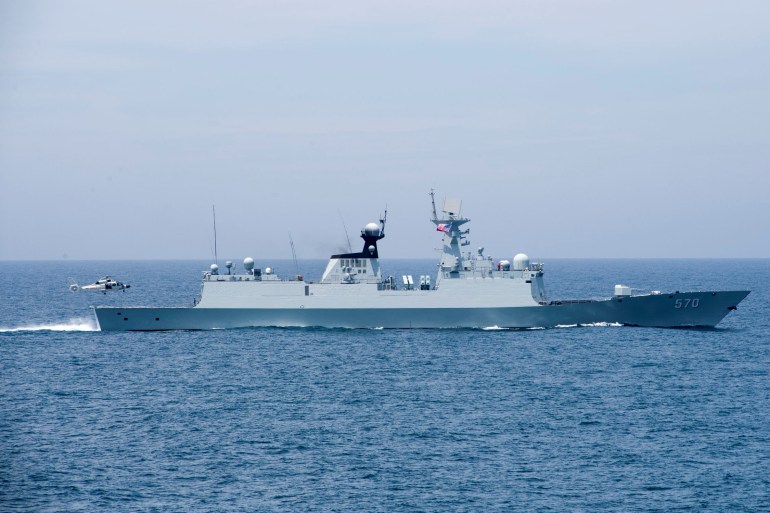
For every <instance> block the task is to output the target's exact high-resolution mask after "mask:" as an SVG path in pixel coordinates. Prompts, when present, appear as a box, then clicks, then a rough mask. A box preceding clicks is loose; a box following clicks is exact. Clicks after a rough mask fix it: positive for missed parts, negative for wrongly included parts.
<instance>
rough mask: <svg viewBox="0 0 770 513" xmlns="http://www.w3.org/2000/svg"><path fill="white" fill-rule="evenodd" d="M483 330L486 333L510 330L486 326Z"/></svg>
mask: <svg viewBox="0 0 770 513" xmlns="http://www.w3.org/2000/svg"><path fill="white" fill-rule="evenodd" d="M481 329H482V330H484V331H498V330H507V329H508V328H501V327H500V326H485V327H483V328H481Z"/></svg>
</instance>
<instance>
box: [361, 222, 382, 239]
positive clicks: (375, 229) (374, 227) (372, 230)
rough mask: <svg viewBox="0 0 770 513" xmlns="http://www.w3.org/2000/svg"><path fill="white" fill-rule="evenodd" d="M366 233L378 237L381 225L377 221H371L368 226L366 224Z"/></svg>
mask: <svg viewBox="0 0 770 513" xmlns="http://www.w3.org/2000/svg"><path fill="white" fill-rule="evenodd" d="M364 233H365V234H366V235H371V236H373V237H377V236H378V235H379V234H380V225H378V224H377V223H369V224H367V225H366V226H364Z"/></svg>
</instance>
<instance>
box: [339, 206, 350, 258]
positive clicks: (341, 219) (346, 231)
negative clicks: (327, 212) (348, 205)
mask: <svg viewBox="0 0 770 513" xmlns="http://www.w3.org/2000/svg"><path fill="white" fill-rule="evenodd" d="M337 214H338V215H339V216H340V221H342V229H343V230H345V238H346V239H348V253H352V252H353V246H352V245H351V244H350V235H348V227H347V226H345V220H344V219H343V218H342V214H340V211H339V210H338V211H337Z"/></svg>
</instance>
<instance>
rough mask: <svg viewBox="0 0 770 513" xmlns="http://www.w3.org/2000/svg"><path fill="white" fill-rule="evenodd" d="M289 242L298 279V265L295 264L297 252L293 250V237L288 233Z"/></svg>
mask: <svg viewBox="0 0 770 513" xmlns="http://www.w3.org/2000/svg"><path fill="white" fill-rule="evenodd" d="M289 244H291V257H292V258H293V259H294V272H296V273H297V279H299V276H300V274H299V265H298V264H297V253H296V252H295V251H294V239H292V238H291V233H289Z"/></svg>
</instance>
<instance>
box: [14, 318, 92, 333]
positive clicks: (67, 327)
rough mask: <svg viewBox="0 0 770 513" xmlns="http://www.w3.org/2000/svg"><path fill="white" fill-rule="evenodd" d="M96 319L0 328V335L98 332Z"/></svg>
mask: <svg viewBox="0 0 770 513" xmlns="http://www.w3.org/2000/svg"><path fill="white" fill-rule="evenodd" d="M98 330H99V328H98V327H97V326H96V321H95V320H94V319H86V318H78V319H70V320H69V321H67V322H60V323H55V324H53V323H52V324H28V325H25V326H13V327H0V333H16V332H22V331H98Z"/></svg>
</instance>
